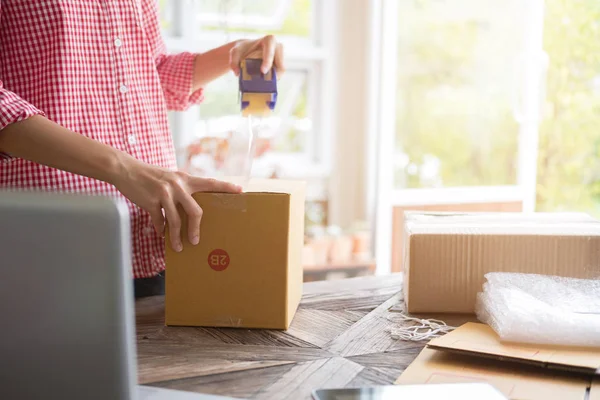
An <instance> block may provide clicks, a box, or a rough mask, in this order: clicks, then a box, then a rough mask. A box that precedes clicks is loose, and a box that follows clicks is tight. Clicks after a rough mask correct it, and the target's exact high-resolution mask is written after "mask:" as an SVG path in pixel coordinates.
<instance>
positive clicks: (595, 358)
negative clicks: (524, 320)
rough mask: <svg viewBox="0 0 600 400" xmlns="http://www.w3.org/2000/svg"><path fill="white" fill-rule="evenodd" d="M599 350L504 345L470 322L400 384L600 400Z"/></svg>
mask: <svg viewBox="0 0 600 400" xmlns="http://www.w3.org/2000/svg"><path fill="white" fill-rule="evenodd" d="M598 367H600V349H582V348H569V347H560V346H546V345H544V346H535V345H522V344H512V343H510V344H506V343H502V342H500V340H499V338H498V335H496V333H495V332H494V331H493V330H492V329H491V328H490V327H489V326H487V325H484V324H478V323H472V322H469V323H467V324H465V325H463V326H461V327H459V328H457V329H456V330H454V331H453V332H450V333H448V334H446V335H444V336H442V337H440V338H436V339H434V340H432V341H431V342H430V343H429V344H428V346H427V348H426V349H424V350H423V351H422V352H421V354H420V355H419V356H418V357H417V359H416V360H415V361H414V362H413V363H412V364H411V365H410V366H409V367H408V368H407V369H406V371H404V373H403V374H402V376H400V378H398V380H397V381H396V383H397V384H419V383H431V384H436V383H453V382H454V383H458V382H487V383H489V384H491V385H493V386H494V387H495V388H496V389H498V390H500V391H501V392H502V393H503V394H504V395H505V396H507V397H508V398H509V399H519V400H538V399H539V400H542V399H549V400H554V399H556V400H559V399H564V400H571V399H577V400H584V399H586V397H585V396H586V395H587V394H586V393H587V392H588V390H589V395H590V397H589V400H592V399H594V400H600V376H594V374H597V373H598V371H597V369H598Z"/></svg>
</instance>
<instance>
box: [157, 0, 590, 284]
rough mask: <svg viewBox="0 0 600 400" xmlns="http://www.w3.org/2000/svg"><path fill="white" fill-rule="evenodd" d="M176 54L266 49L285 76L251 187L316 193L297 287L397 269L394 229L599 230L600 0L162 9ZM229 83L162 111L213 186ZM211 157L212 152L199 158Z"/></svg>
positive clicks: (257, 3) (184, 3)
mask: <svg viewBox="0 0 600 400" xmlns="http://www.w3.org/2000/svg"><path fill="white" fill-rule="evenodd" d="M159 4H160V10H161V24H162V28H163V31H164V37H165V42H166V44H167V47H168V49H169V50H170V51H172V52H177V51H184V50H185V51H198V52H202V51H206V50H208V49H211V48H214V47H217V46H220V45H222V44H224V43H227V42H230V41H232V40H235V39H238V38H254V37H260V36H263V35H265V34H269V33H272V34H275V35H276V36H277V39H278V40H279V41H280V42H282V43H283V44H284V47H285V56H286V64H287V65H286V66H287V72H286V74H285V75H284V76H283V78H282V79H281V80H280V82H279V100H278V104H277V109H276V112H275V114H274V116H273V117H270V118H268V119H267V120H265V121H264V123H263V124H262V129H261V130H260V131H259V132H258V139H257V140H258V142H257V152H256V156H255V157H256V158H255V160H254V166H253V171H252V174H253V176H262V177H271V178H283V179H302V180H306V181H307V182H308V187H309V192H308V198H307V208H306V245H305V252H304V255H303V256H304V258H303V262H304V265H305V280H307V281H309V280H319V279H335V278H342V277H348V276H356V275H366V274H388V273H390V272H396V271H401V270H402V240H403V232H402V223H403V221H402V218H403V217H402V216H403V212H404V211H405V210H429V211H521V210H522V211H533V210H536V211H561V210H569V211H584V212H589V213H591V214H593V215H595V216H600V207H599V206H600V1H598V0H320V1H319V0H160V1H159ZM239 116H240V112H239V103H238V92H237V80H236V78H235V77H234V76H233V75H230V76H226V77H223V78H221V79H220V80H218V81H216V82H214V83H213V84H211V85H209V86H208V87H207V88H206V90H205V101H204V103H203V104H201V105H200V106H197V107H193V108H191V109H190V110H188V111H186V112H180V113H172V114H171V115H170V123H171V126H172V130H173V133H174V136H175V140H176V147H177V151H178V162H179V166H180V167H181V168H183V169H186V170H188V171H190V172H192V173H196V174H206V173H208V172H207V165H209V164H210V162H211V161H212V160H214V159H215V157H218V153H219V148H220V147H219V146H220V144H222V143H223V142H224V141H227V140H228V138H229V137H230V135H232V134H235V133H232V132H234V131H235V129H236V126H237V124H238V121H239ZM207 149H208V150H207Z"/></svg>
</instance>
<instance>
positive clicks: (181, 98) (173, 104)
mask: <svg viewBox="0 0 600 400" xmlns="http://www.w3.org/2000/svg"><path fill="white" fill-rule="evenodd" d="M162 61H163V62H162V63H160V64H159V68H158V69H159V74H160V76H161V80H162V85H163V90H164V92H165V97H166V100H167V105H168V106H169V109H172V110H177V111H182V110H185V109H187V108H188V107H190V106H191V105H194V104H199V103H200V102H202V100H203V99H204V90H203V89H202V88H200V89H197V90H195V91H192V85H193V80H194V71H195V68H196V67H195V64H196V54H193V53H188V52H184V53H179V54H172V55H167V56H165V59H164V60H162Z"/></svg>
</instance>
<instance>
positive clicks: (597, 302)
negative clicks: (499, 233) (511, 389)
mask: <svg viewBox="0 0 600 400" xmlns="http://www.w3.org/2000/svg"><path fill="white" fill-rule="evenodd" d="M485 278H486V279H487V282H486V283H484V285H483V292H481V293H479V294H478V295H477V302H476V305H475V312H476V314H477V318H478V319H479V320H480V321H481V322H484V323H486V324H488V325H489V326H490V327H492V329H494V331H496V333H497V334H498V336H500V339H501V340H503V341H509V342H520V343H534V344H554V345H569V346H590V347H600V280H597V279H574V278H562V277H557V276H545V275H535V274H518V273H503V272H493V273H488V274H486V275H485Z"/></svg>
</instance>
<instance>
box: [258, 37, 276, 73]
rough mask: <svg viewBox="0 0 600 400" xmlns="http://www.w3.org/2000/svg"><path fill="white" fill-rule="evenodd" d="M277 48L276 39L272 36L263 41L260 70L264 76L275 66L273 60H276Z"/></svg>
mask: <svg viewBox="0 0 600 400" xmlns="http://www.w3.org/2000/svg"><path fill="white" fill-rule="evenodd" d="M276 47H277V42H276V41H275V37H274V36H272V35H268V36H265V37H264V38H263V40H262V51H263V54H262V56H263V57H262V59H263V62H262V65H261V67H260V70H261V72H262V73H263V74H266V73H267V72H269V70H270V69H271V67H272V66H273V60H274V58H275V48H276Z"/></svg>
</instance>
